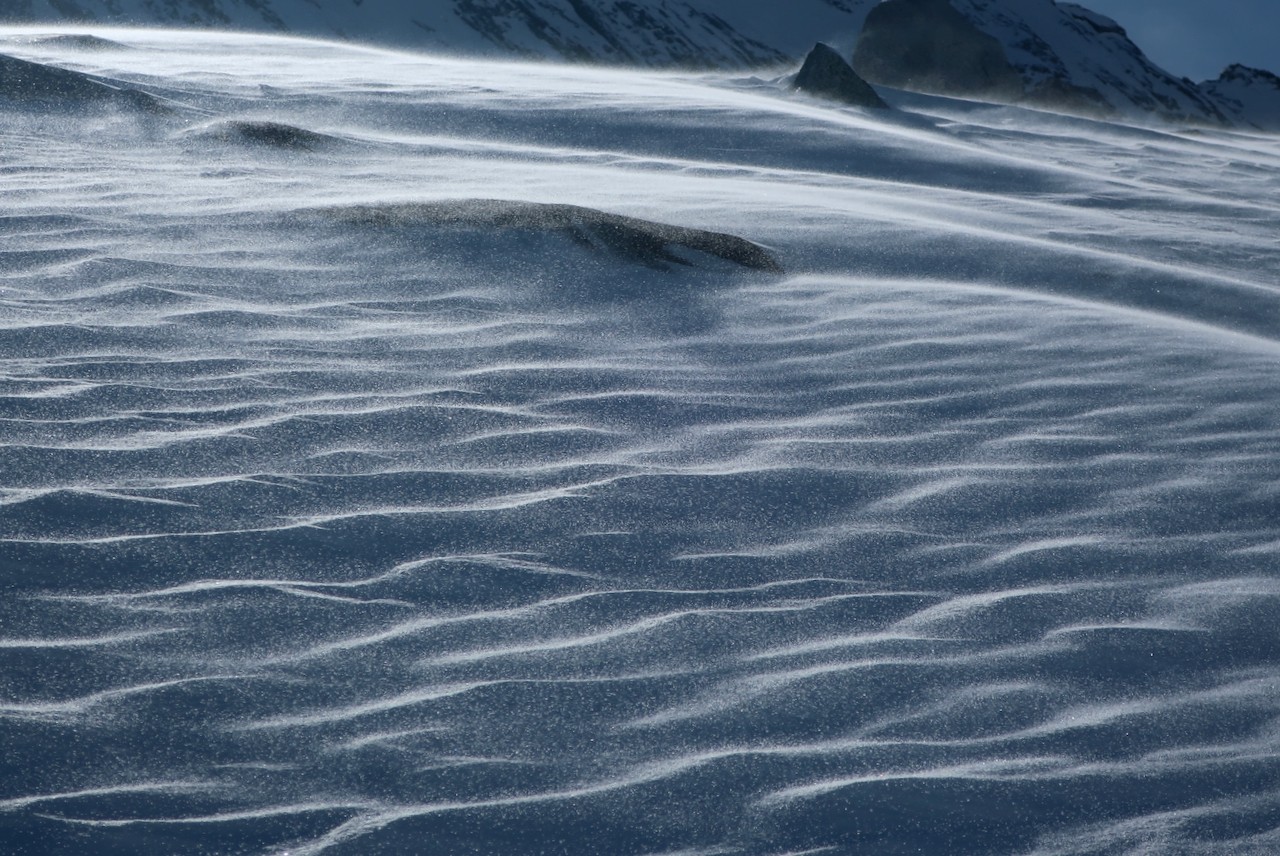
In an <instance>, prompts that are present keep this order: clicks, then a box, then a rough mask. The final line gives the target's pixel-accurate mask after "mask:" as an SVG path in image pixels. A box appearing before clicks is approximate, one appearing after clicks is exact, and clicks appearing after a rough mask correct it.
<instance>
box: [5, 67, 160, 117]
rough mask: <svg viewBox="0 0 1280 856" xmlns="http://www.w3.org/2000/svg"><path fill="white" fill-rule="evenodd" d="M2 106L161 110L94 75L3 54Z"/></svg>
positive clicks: (147, 98) (141, 96)
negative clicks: (3, 104)
mask: <svg viewBox="0 0 1280 856" xmlns="http://www.w3.org/2000/svg"><path fill="white" fill-rule="evenodd" d="M0 102H3V103H5V104H6V106H9V107H16V108H26V109H33V108H34V109H54V110H59V109H68V108H74V109H83V108H85V107H99V108H101V107H107V108H126V109H142V110H147V111H155V110H160V109H162V107H161V105H160V102H159V101H158V100H156V99H155V98H153V97H151V96H150V95H147V94H146V93H144V92H138V91H136V90H133V89H129V88H126V87H124V86H122V85H120V84H117V83H114V82H113V81H108V80H105V79H103V78H97V77H94V76H93V75H89V74H83V73H81V72H78V71H71V70H69V69H65V68H58V67H57V66H52V65H44V64H43V63H38V62H29V61H27V60H25V59H18V58H17V57H12V56H8V55H5V54H0Z"/></svg>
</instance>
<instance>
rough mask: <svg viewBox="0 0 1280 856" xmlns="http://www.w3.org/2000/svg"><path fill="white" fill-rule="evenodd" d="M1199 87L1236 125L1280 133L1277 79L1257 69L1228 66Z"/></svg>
mask: <svg viewBox="0 0 1280 856" xmlns="http://www.w3.org/2000/svg"><path fill="white" fill-rule="evenodd" d="M1200 88H1201V89H1202V90H1203V91H1204V92H1206V93H1207V94H1208V95H1209V97H1210V98H1212V99H1213V100H1214V102H1216V103H1217V104H1218V105H1219V106H1220V107H1221V108H1222V110H1223V112H1225V113H1226V114H1227V115H1229V116H1231V117H1232V118H1233V119H1234V120H1235V121H1236V123H1237V124H1240V125H1245V126H1252V127H1255V128H1259V129H1261V130H1264V131H1280V77H1278V76H1276V75H1275V74H1272V73H1271V72H1269V71H1264V70H1263V69H1260V68H1249V67H1248V66H1245V65H1238V64H1237V65H1231V66H1228V67H1227V68H1226V69H1225V70H1224V71H1223V72H1222V74H1220V75H1218V78H1217V79H1216V80H1206V81H1204V82H1203V83H1201V84H1200Z"/></svg>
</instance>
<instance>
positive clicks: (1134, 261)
mask: <svg viewBox="0 0 1280 856" xmlns="http://www.w3.org/2000/svg"><path fill="white" fill-rule="evenodd" d="M110 35H111V37H112V40H113V42H115V43H116V44H117V45H118V47H113V48H111V49H110V50H105V51H94V52H92V53H90V52H88V51H87V50H81V49H80V48H78V47H77V45H78V44H79V43H78V42H76V41H31V40H29V39H28V40H27V41H25V42H21V43H19V42H14V43H13V44H12V45H11V47H12V50H13V52H14V53H15V54H21V55H23V56H30V57H32V58H34V59H41V60H45V59H48V58H49V57H53V58H54V59H57V60H58V61H59V62H60V63H61V64H64V65H66V66H67V67H70V68H75V69H80V70H84V71H86V72H90V73H92V74H95V75H105V76H109V77H111V78H112V79H118V80H122V81H133V82H134V84H136V85H137V86H140V87H145V91H146V92H148V93H150V94H151V95H153V96H155V97H159V98H163V99H164V100H165V102H166V103H167V104H170V105H171V107H170V109H169V110H168V111H167V112H163V113H159V114H151V113H148V114H147V115H146V116H142V117H139V116H133V115H130V114H128V113H127V111H126V112H123V113H119V114H109V113H108V114H95V115H94V116H93V117H92V118H91V119H83V118H79V117H76V116H67V115H65V114H61V113H56V114H55V113H50V112H48V111H42V110H39V109H34V108H30V105H28V107H26V108H22V109H19V110H16V111H15V112H12V113H6V114H5V116H4V118H3V120H0V138H2V139H3V143H4V145H3V146H2V147H0V185H3V191H4V195H5V199H6V206H7V208H6V211H5V212H4V216H3V217H2V218H0V233H2V234H3V236H4V241H5V249H4V250H3V252H2V253H0V473H3V479H2V481H0V573H2V574H3V576H2V579H3V584H4V589H5V593H6V597H5V598H3V600H0V663H3V667H2V668H0V735H3V743H4V745H5V747H6V750H5V752H4V753H2V754H0V771H3V775H2V776H0V782H2V783H3V784H2V785H0V844H3V845H4V846H3V847H0V849H8V850H11V851H13V852H21V853H46V852H48V853H53V852H66V851H68V850H69V849H73V848H85V847H87V848H90V849H93V850H94V851H95V852H103V853H116V852H119V853H125V852H138V851H140V850H151V851H155V850H165V851H168V850H173V851H174V852H177V851H182V850H187V849H193V848H195V847H196V846H199V847H203V848H205V849H206V850H209V851H211V852H213V851H216V852H220V853H258V852H290V853H295V854H296V853H321V852H324V853H363V852H371V851H373V850H381V851H382V852H416V851H417V850H418V849H420V847H421V843H422V842H423V841H430V842H432V846H433V849H439V850H441V851H442V852H454V851H457V852H462V851H467V850H483V851H485V852H551V851H553V850H554V851H555V852H571V853H600V852H609V853H618V854H625V853H634V854H640V853H708V854H710V853H750V854H756V853H760V854H764V853H823V852H863V851H866V852H870V851H872V850H874V851H875V852H949V853H1034V854H1037V856H1048V854H1068V853H1088V852H1102V851H1106V852H1155V851H1156V850H1160V851H1167V852H1186V853H1210V852H1227V851H1230V852H1241V853H1245V852H1258V853H1261V852H1270V851H1272V850H1274V849H1275V846H1276V831H1275V824H1274V817H1275V811H1276V803H1277V799H1280V790H1277V788H1276V782H1277V781H1280V777H1278V776H1280V753H1278V752H1277V751H1276V749H1275V747H1276V745H1277V743H1276V738H1277V722H1280V719H1277V715H1278V713H1280V697H1278V696H1277V686H1278V684H1277V668H1278V664H1280V643H1277V637H1276V634H1275V632H1274V628H1275V627H1276V626H1277V622H1278V620H1280V583H1277V580H1276V555H1277V553H1278V552H1280V547H1278V546H1277V545H1280V379H1278V378H1277V375H1276V372H1275V367H1276V358H1277V356H1278V355H1280V343H1278V342H1277V339H1276V329H1277V327H1276V325H1275V320H1276V319H1277V318H1278V317H1280V314H1278V313H1280V293H1278V292H1277V290H1276V288H1275V286H1274V282H1275V281H1276V274H1277V273H1280V269H1277V265H1276V256H1275V254H1274V249H1273V246H1272V245H1273V241H1274V234H1275V228H1276V213H1277V211H1276V208H1275V206H1274V204H1273V203H1272V202H1270V201H1269V197H1268V196H1267V192H1266V190H1265V188H1262V189H1260V188H1259V187H1257V186H1255V184H1254V182H1255V176H1256V170H1255V169H1244V167H1245V166H1252V167H1256V169H1257V170H1268V169H1273V168H1274V166H1275V165H1276V164H1277V162H1280V150H1277V149H1276V147H1275V145H1274V141H1271V140H1264V139H1253V138H1251V139H1244V138H1240V137H1232V136H1227V135H1215V134H1208V133H1204V134H1199V135H1195V136H1184V135H1177V134H1173V133H1170V132H1167V131H1155V130H1142V129H1132V128H1121V127H1117V126H1109V125H1105V124H1101V123H1095V122H1089V121H1086V120H1065V119H1053V118H1048V117H1037V116H1034V115H1030V114H1024V113H1020V112H1017V111H1013V110H1011V109H1007V108H1001V109H1000V110H995V109H994V108H976V107H975V108H972V109H961V107H958V106H957V105H956V104H954V103H952V102H944V101H940V100H929V99H913V100H911V101H910V104H911V106H912V110H914V111H916V112H914V113H910V114H907V113H903V114H900V115H898V116H892V115H889V116H876V117H869V116H864V115H862V114H859V113H857V112H855V111H849V110H837V109H830V110H824V109H822V108H821V107H819V106H815V105H814V104H812V103H809V102H805V103H803V104H801V103H798V102H792V101H789V100H787V98H786V96H785V94H784V93H782V91H781V90H778V89H775V88H771V87H770V86H767V85H766V84H764V83H761V82H759V81H755V82H751V81H730V80H723V79H709V78H696V77H692V76H678V75H668V76H661V75H651V74H638V73H630V72H618V71H598V70H588V69H568V68H558V67H551V66H538V67H512V66H504V65H500V64H479V63H472V62H467V61H455V60H441V59H434V58H427V57H412V56H406V55H397V54H386V53H378V52H372V51H364V50H360V49H355V48H341V49H339V48H336V47H334V46H329V45H319V44H317V43H310V42H303V41H285V40H269V39H268V40H264V39H262V38H261V37H248V36H234V37H233V36H218V35H209V34H203V35H193V34H178V33H146V32H140V31H118V32H112V33H111V34H110ZM24 38H25V37H24ZM264 45H265V46H268V47H270V48H271V53H270V56H271V58H272V59H271V63H270V64H269V66H268V67H266V68H265V69H264V68H262V67H260V66H259V65H256V64H255V63H251V62H248V61H244V62H241V61H240V60H239V59H237V57H241V58H243V56H247V55H248V53H246V52H253V51H260V50H261V48H262V47H263V46H264ZM8 47H10V45H6V49H7V48H8ZM24 52H25V53H24ZM250 68H252V69H254V71H253V72H249V71H247V70H246V69H250ZM255 75H256V76H255ZM140 91H141V90H140ZM24 111H25V112H24ZM565 117H573V121H574V122H575V123H576V124H574V125H573V126H566V125H564V120H565ZM1064 125H1067V126H1069V127H1068V128H1067V129H1066V130H1069V131H1070V133H1069V134H1067V133H1066V132H1065V131H1064V128H1063V126H1064ZM709 127H715V128H716V129H717V131H716V132H715V133H707V132H706V130H705V129H707V128H709ZM246 134H247V137H246ZM255 134H256V135H258V136H259V137H261V136H263V135H265V137H266V138H267V139H265V141H264V140H262V139H256V138H255ZM245 139H248V141H249V142H256V143H264V142H265V144H259V145H247V146H246V145H240V144H239V143H241V142H244V141H245ZM281 141H283V142H281ZM298 141H302V143H305V144H298V145H294V143H297V142H298ZM321 142H323V143H324V144H323V145H321V144H320V143H321ZM446 143H447V144H446ZM1139 150H1141V151H1142V152H1143V154H1142V156H1141V157H1139V156H1138V154H1136V152H1137V151H1139ZM1152 150H1156V151H1158V152H1159V154H1160V159H1159V161H1158V162H1157V161H1153V160H1152V159H1151V154H1150V153H1151V151H1152ZM1206 154H1213V155H1214V156H1215V157H1218V158H1220V159H1223V161H1224V162H1227V161H1229V162H1230V163H1233V164H1237V165H1238V166H1239V169H1238V170H1237V172H1238V173H1239V175H1237V172H1227V173H1214V175H1215V176H1217V178H1215V181H1219V180H1220V181H1221V186H1218V185H1215V186H1213V187H1212V188H1210V190H1211V191H1212V196H1213V198H1212V199H1209V198H1207V194H1208V193H1209V191H1208V190H1206V188H1204V187H1203V186H1201V184H1200V182H1201V180H1202V179H1203V178H1204V176H1205V175H1207V174H1208V173H1206V172H1205V171H1204V168H1203V167H1202V166H1200V165H1199V164H1200V163H1201V161H1202V159H1203V158H1204V157H1205V156H1206ZM1171 163H1172V164H1174V165H1176V166H1177V167H1178V168H1177V169H1174V168H1169V167H1168V164H1171ZM499 191H501V195H503V196H509V197H510V198H512V199H518V200H523V201H527V202H547V203H552V204H554V205H556V206H588V207H592V208H595V209H599V210H608V211H617V212H619V213H622V212H624V211H625V212H626V215H627V217H635V218H644V219H650V220H655V221H661V222H666V221H671V222H673V223H675V222H678V223H680V224H681V226H682V227H687V228H686V230H685V231H684V232H681V234H695V233H694V232H692V231H690V230H699V231H698V232H697V233H696V234H699V235H701V234H706V233H709V232H716V233H717V234H718V233H719V232H720V231H722V230H723V231H727V232H732V233H733V234H740V235H743V236H744V237H747V238H749V239H750V240H751V241H752V242H758V243H759V245H761V246H762V247H767V248H768V251H769V252H770V253H771V254H773V255H776V256H777V258H778V259H779V261H780V262H781V264H782V266H783V267H785V268H786V269H787V270H789V271H798V272H799V273H793V274H790V275H784V274H782V273H780V272H777V271H775V270H773V269H772V266H770V265H757V267H762V268H764V269H762V270H745V269H741V268H739V267H738V266H736V265H718V264H703V263H701V261H699V260H697V259H689V258H678V259H677V258H669V257H666V256H665V255H664V256H662V257H631V258H625V257H624V258H619V257H618V256H617V255H611V254H601V253H598V252H596V251H595V250H594V249H593V247H592V246H590V245H589V243H590V242H585V243H584V242H583V241H581V240H575V238H574V235H573V234H572V233H571V230H570V231H569V232H566V231H565V230H557V229H553V230H550V231H548V230H546V229H523V228H512V229H505V228H504V229H502V230H497V231H495V230H492V229H489V228H487V224H486V223H485V222H481V221H477V220H474V218H473V220H471V221H467V222H464V223H461V224H459V223H443V224H442V223H439V222H434V221H433V220H432V219H431V218H426V219H423V218H418V219H417V220H414V219H413V218H408V219H405V220H404V221H403V222H400V221H397V222H395V223H379V222H363V221H359V220H357V221H352V222H346V221H344V222H335V221H334V220H333V219H332V218H328V219H326V218H323V217H316V216H310V215H300V213H299V212H307V211H310V212H315V211H325V210H329V211H332V210H348V211H350V210H366V211H367V210H381V211H401V212H403V211H420V210H434V209H429V208H428V209H423V208H415V207H413V206H420V205H423V204H438V203H439V202H440V200H448V199H465V198H483V199H491V198H494V196H495V194H498V193H499ZM1104 203H1105V204H1104ZM379 206H381V207H379ZM522 210H523V209H522ZM531 210H533V209H531ZM555 210H556V211H559V212H563V211H566V210H573V211H577V210H578V209H576V208H574V209H568V208H563V207H560V208H556V209H555ZM437 219H438V218H437ZM481 219H483V218H481ZM627 222H633V221H631V220H628V221H627ZM517 225H518V224H517ZM735 246H736V245H735ZM751 246H755V244H754V243H753V244H752V245H751ZM757 249H758V248H757ZM1210 249H1211V250H1212V251H1209V250H1210ZM664 252H665V251H664ZM762 252H763V251H762ZM655 258H656V261H657V262H661V263H655ZM703 261H705V260H703ZM687 262H696V263H694V264H686V263H687ZM86 842H87V843H86Z"/></svg>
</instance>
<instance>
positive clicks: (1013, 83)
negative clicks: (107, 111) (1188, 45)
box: [0, 0, 1280, 129]
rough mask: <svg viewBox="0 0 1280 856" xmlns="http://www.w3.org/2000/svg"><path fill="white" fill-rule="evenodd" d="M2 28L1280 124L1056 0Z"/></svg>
mask: <svg viewBox="0 0 1280 856" xmlns="http://www.w3.org/2000/svg"><path fill="white" fill-rule="evenodd" d="M0 21H7V22H12V23H18V22H21V23H34V22H48V23H67V22H72V21H84V22H96V23H112V24H143V25H165V26H175V25H183V26H200V27H218V28H233V29H248V30H259V31H261V30H266V31H273V32H286V33H295V34H299V35H315V36H325V37H339V38H344V39H352V40H359V41H371V42H377V43H382V44H390V45H396V46H401V47H413V48H424V49H431V50H443V51H449V52H455V53H466V54H485V55H498V56H521V57H543V58H552V59H566V60H573V61H591V62H606V63H617V64H627V65H642V66H651V67H671V66H683V67H694V68H754V67H774V68H781V67H783V66H788V65H789V66H791V67H792V68H794V67H795V66H796V64H797V63H798V62H799V61H800V59H801V58H802V57H803V56H804V55H805V54H806V52H808V51H809V50H810V48H812V47H813V45H814V44H815V43H816V42H819V41H822V42H826V43H828V44H830V45H832V46H834V47H835V48H837V49H838V50H839V51H840V52H841V53H843V54H844V55H845V56H846V58H847V57H850V56H851V55H852V58H853V64H854V67H855V68H856V69H857V71H858V72H859V73H860V74H861V75H862V76H863V77H865V78H866V79H868V80H870V81H871V82H872V83H878V84H882V85H887V86H894V87H900V88H906V89H915V90H921V91H928V92H940V93H944V94H953V95H958V96H962V97H976V98H984V99H990V100H996V101H1011V102H1018V103H1028V104H1032V105H1037V106H1043V107H1046V108H1049V109H1055V110H1064V111H1068V112H1074V113H1085V114H1101V115H1108V116H1119V117H1123V118H1138V119H1143V118H1150V117H1156V118H1159V119H1161V120H1164V121H1173V122H1191V123H1202V124H1203V123H1207V124H1215V125H1221V124H1226V125H1241V126H1244V127H1257V128H1264V129H1280V85H1277V79H1276V78H1275V77H1274V76H1273V75H1270V74H1269V73H1267V72H1262V71H1257V70H1252V69H1244V68H1243V67H1242V66H1232V67H1231V68H1230V69H1228V71H1227V72H1225V73H1224V75H1223V77H1221V78H1219V79H1218V80H1217V81H1209V82H1206V83H1204V84H1200V85H1197V84H1196V83H1194V82H1192V81H1190V80H1188V79H1186V78H1179V77H1176V76H1175V75H1172V74H1170V73H1169V72H1167V71H1165V70H1164V69H1162V68H1160V67H1159V66H1157V65H1156V64H1155V63H1153V62H1152V61H1151V60H1150V59H1148V58H1147V56H1146V55H1145V54H1144V53H1143V52H1142V51H1141V49H1140V48H1139V47H1138V46H1137V45H1135V44H1134V43H1133V41H1132V40H1130V39H1129V37H1128V35H1127V34H1126V33H1125V31H1124V28H1123V27H1121V26H1120V25H1119V24H1118V23H1116V22H1115V21H1113V20H1111V19H1110V18H1107V17H1105V16H1103V15H1099V14H1097V13H1095V12H1092V11H1090V10H1088V9H1086V8H1084V7H1082V6H1078V5H1075V4H1072V3H1057V2H1054V0H884V2H879V0H787V2H785V3H782V2H777V0H0ZM864 21H865V22H866V27H865V28H864ZM855 43H856V51H855V50H854V48H855Z"/></svg>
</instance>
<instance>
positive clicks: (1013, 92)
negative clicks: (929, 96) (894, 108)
mask: <svg viewBox="0 0 1280 856" xmlns="http://www.w3.org/2000/svg"><path fill="white" fill-rule="evenodd" d="M853 69H854V70H855V71H856V72H857V73H858V74H860V75H862V76H863V77H864V78H866V79H867V80H869V81H871V82H872V83H881V84H884V85H885V86H893V87H896V88H899V89H910V90H913V91H917V92H934V93H938V94H941V95H961V96H974V95H982V96H988V97H991V98H994V99H997V100H1014V99H1017V98H1020V97H1021V96H1022V95H1023V94H1024V87H1023V80H1022V75H1021V74H1019V73H1018V70H1017V69H1015V68H1014V67H1013V65H1012V64H1010V62H1009V60H1008V59H1007V58H1006V57H1005V53H1004V48H1003V47H1002V46H1001V45H1000V42H999V41H998V40H996V39H995V38H994V37H993V36H990V35H988V34H986V33H984V32H982V31H981V30H979V29H978V28H977V27H975V26H974V25H973V23H972V22H971V21H970V20H969V19H968V18H966V17H965V16H964V15H962V14H960V12H958V11H957V10H956V9H955V8H954V7H953V6H952V5H951V3H950V2H948V0H885V2H883V3H881V4H880V5H878V6H875V7H874V8H873V9H872V10H871V11H870V12H869V13H868V14H867V21H866V24H865V25H864V26H863V28H862V34H861V35H860V36H859V37H858V44H857V47H855V48H854V52H853Z"/></svg>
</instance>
